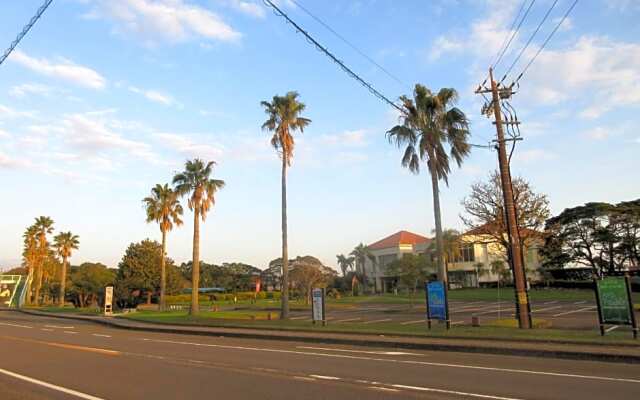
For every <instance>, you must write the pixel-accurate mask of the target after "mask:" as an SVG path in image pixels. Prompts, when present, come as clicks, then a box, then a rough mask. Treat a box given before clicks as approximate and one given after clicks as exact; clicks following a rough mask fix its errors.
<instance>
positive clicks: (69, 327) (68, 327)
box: [44, 325, 75, 329]
mask: <svg viewBox="0 0 640 400" xmlns="http://www.w3.org/2000/svg"><path fill="white" fill-rule="evenodd" d="M44 327H45V328H54V329H73V328H75V327H74V326H60V325H45V326H44Z"/></svg>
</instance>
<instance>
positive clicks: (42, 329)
mask: <svg viewBox="0 0 640 400" xmlns="http://www.w3.org/2000/svg"><path fill="white" fill-rule="evenodd" d="M40 330H41V331H45V332H53V329H47V328H40Z"/></svg>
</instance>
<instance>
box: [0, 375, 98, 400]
mask: <svg viewBox="0 0 640 400" xmlns="http://www.w3.org/2000/svg"><path fill="white" fill-rule="evenodd" d="M0 374H4V375H7V376H10V377H12V378H15V379H19V380H21V381H25V382H29V383H33V384H34V385H38V386H42V387H45V388H47V389H51V390H55V391H57V392H61V393H64V394H68V395H71V396H75V397H78V398H80V399H86V400H104V399H102V398H100V397H96V396H92V395H90V394H86V393H82V392H78V391H77V390H73V389H68V388H66V387H62V386H58V385H54V384H53V383H49V382H45V381H41V380H38V379H34V378H31V377H28V376H25V375H20V374H17V373H15V372H11V371H7V370H6V369H2V368H0Z"/></svg>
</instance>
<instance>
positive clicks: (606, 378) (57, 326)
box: [0, 311, 640, 400]
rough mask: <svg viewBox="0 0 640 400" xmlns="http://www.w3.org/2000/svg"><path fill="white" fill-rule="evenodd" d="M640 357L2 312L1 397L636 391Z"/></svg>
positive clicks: (495, 395) (632, 395) (502, 395)
mask: <svg viewBox="0 0 640 400" xmlns="http://www.w3.org/2000/svg"><path fill="white" fill-rule="evenodd" d="M639 395H640V365H628V364H616V363H598V362H589V361H571V360H554V359H543V358H526V357H511V356H492V355H482V354H466V353H454V352H429V351H413V350H411V351H408V350H398V351H394V350H393V349H388V348H370V347H349V346H337V345H325V344H310V343H297V342H284V341H268V340H250V339H235V338H225V337H210V336H190V335H172V334H164V333H151V332H139V331H127V330H120V329H114V328H109V327H103V326H100V325H95V324H91V323H85V322H80V321H71V320H64V319H56V318H49V317H35V316H28V315H25V314H20V313H17V312H10V311H0V398H1V399H2V400H16V399H21V400H35V399H90V400H96V399H141V398H146V399H205V398H207V399H210V398H229V399H256V398H259V399H332V400H335V399H350V400H353V399H413V398H424V399H489V400H491V399H493V400H512V399H584V400H588V399H597V400H602V399H614V398H615V399H617V400H621V399H638V397H639Z"/></svg>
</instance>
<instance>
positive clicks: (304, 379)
mask: <svg viewBox="0 0 640 400" xmlns="http://www.w3.org/2000/svg"><path fill="white" fill-rule="evenodd" d="M293 379H299V380H301V381H311V382H315V381H316V380H315V379H313V378H309V377H308V376H294V377H293Z"/></svg>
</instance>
